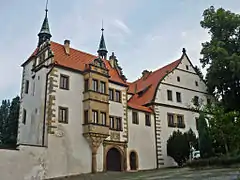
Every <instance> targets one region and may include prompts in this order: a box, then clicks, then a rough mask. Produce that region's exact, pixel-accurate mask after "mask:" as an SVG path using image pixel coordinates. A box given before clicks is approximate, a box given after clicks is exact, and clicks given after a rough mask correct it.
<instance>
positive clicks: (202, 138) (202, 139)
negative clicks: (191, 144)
mask: <svg viewBox="0 0 240 180" xmlns="http://www.w3.org/2000/svg"><path fill="white" fill-rule="evenodd" d="M197 126H198V135H199V150H200V154H201V157H202V158H208V157H211V156H212V142H211V138H210V134H209V128H208V126H207V123H206V119H205V114H204V113H203V112H200V115H199V119H198V121H197Z"/></svg>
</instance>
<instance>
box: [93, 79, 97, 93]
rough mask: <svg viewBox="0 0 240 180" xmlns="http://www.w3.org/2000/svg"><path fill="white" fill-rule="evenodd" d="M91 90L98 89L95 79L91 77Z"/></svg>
mask: <svg viewBox="0 0 240 180" xmlns="http://www.w3.org/2000/svg"><path fill="white" fill-rule="evenodd" d="M92 90H93V91H96V92H97V91H98V81H97V80H96V79H93V81H92Z"/></svg>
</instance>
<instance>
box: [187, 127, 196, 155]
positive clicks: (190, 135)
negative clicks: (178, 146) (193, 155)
mask: <svg viewBox="0 0 240 180" xmlns="http://www.w3.org/2000/svg"><path fill="white" fill-rule="evenodd" d="M184 135H185V136H186V138H187V141H188V143H189V146H192V147H194V149H196V150H197V149H198V139H197V137H196V134H195V133H194V132H193V130H192V129H191V128H190V129H189V130H188V131H187V132H185V133H184Z"/></svg>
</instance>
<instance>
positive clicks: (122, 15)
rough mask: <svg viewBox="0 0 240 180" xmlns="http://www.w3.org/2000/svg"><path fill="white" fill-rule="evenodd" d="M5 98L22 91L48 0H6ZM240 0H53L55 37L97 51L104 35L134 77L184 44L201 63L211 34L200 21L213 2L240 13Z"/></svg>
mask: <svg viewBox="0 0 240 180" xmlns="http://www.w3.org/2000/svg"><path fill="white" fill-rule="evenodd" d="M0 1H1V3H0V24H1V25H0V62H1V65H0V77H1V79H2V80H1V83H0V100H1V99H6V98H13V97H14V96H16V95H19V94H20V89H21V74H22V68H21V64H22V63H23V62H24V61H26V60H27V58H28V57H29V56H30V55H31V53H32V52H33V50H34V49H35V48H36V46H37V42H38V38H37V34H38V33H39V31H40V27H41V25H42V22H43V19H44V16H45V11H44V10H45V4H46V2H45V1H46V0H41V1H40V0H21V1H20V0H11V1H5V0H0ZM238 1H239V0H227V1H226V0H198V1H196V0H168V1H166V0H71V1H69V0H49V4H48V9H49V14H48V18H49V24H50V29H51V34H52V39H51V40H52V41H56V42H59V43H61V44H63V42H64V40H65V39H69V40H70V41H71V47H73V48H76V49H80V50H82V51H85V52H88V53H91V54H96V51H97V48H98V44H99V41H100V35H101V31H100V29H101V25H102V20H103V24H104V29H105V31H104V36H105V41H106V46H107V49H108V51H109V54H108V55H110V54H111V52H113V51H114V52H115V55H116V56H117V58H118V60H119V64H120V66H121V67H122V68H123V72H124V74H125V75H126V77H127V78H128V81H130V82H131V81H134V80H136V79H138V78H140V76H141V73H142V71H143V70H145V69H147V70H156V69H158V68H160V67H161V66H163V65H166V64H168V63H170V62H172V61H174V60H176V59H178V58H180V56H181V54H182V48H183V47H184V48H186V50H187V54H188V56H189V58H190V60H191V61H192V63H193V64H194V65H200V63H199V59H200V57H201V55H200V51H201V43H203V42H205V41H207V40H209V35H208V33H207V31H206V30H204V29H202V28H201V26H200V21H201V20H202V13H203V11H204V10H205V9H207V8H208V7H210V6H211V5H213V6H214V7H215V8H219V7H223V8H224V9H229V10H231V11H232V12H235V13H240V5H239V2H238Z"/></svg>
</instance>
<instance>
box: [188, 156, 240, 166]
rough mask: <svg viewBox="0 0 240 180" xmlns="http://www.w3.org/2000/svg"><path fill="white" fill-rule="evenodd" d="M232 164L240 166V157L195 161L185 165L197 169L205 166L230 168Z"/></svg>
mask: <svg viewBox="0 0 240 180" xmlns="http://www.w3.org/2000/svg"><path fill="white" fill-rule="evenodd" d="M234 164H240V156H235V157H227V156H223V157H213V158H208V159H197V160H193V161H191V162H188V163H187V166H188V167H191V168H199V167H207V166H222V167H225V166H230V165H234Z"/></svg>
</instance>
